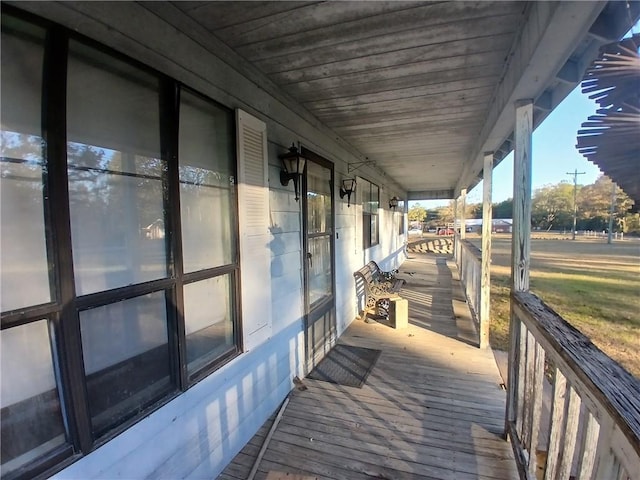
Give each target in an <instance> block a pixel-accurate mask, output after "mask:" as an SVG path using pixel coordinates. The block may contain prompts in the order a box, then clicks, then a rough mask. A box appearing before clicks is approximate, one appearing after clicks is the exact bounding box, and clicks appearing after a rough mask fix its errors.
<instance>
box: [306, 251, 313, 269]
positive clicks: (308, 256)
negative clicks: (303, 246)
mask: <svg viewBox="0 0 640 480" xmlns="http://www.w3.org/2000/svg"><path fill="white" fill-rule="evenodd" d="M312 258H313V255H311V253H310V252H307V260H309V268H313V259H312Z"/></svg>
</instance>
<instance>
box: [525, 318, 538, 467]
mask: <svg viewBox="0 0 640 480" xmlns="http://www.w3.org/2000/svg"><path fill="white" fill-rule="evenodd" d="M526 342H527V355H526V358H525V368H526V370H525V387H524V413H523V419H522V420H523V424H522V425H523V426H522V444H523V445H524V447H525V448H526V449H527V451H528V452H529V459H531V448H529V447H530V446H531V412H532V410H533V392H534V388H535V381H534V377H535V360H536V358H535V351H536V339H535V338H533V335H532V333H531V332H530V331H529V330H528V329H527V335H526Z"/></svg>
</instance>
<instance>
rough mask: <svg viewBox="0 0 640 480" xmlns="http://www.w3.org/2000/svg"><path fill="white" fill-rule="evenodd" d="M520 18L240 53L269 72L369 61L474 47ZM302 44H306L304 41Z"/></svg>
mask: <svg viewBox="0 0 640 480" xmlns="http://www.w3.org/2000/svg"><path fill="white" fill-rule="evenodd" d="M517 18H518V16H516V15H506V16H504V17H499V18H498V17H490V18H484V19H480V20H476V21H462V22H459V23H458V22H455V23H452V24H447V25H444V26H438V27H434V28H430V29H427V30H425V29H424V28H416V29H413V30H408V31H404V32H397V33H393V34H389V35H379V36H375V37H372V38H367V39H364V40H359V41H350V42H345V43H341V44H337V45H331V46H328V47H320V48H318V47H316V46H315V45H313V44H310V43H304V45H306V46H307V47H308V49H307V50H305V51H301V52H295V53H292V54H288V55H280V56H273V57H269V58H262V57H259V56H257V55H255V52H254V53H251V52H250V51H245V52H243V51H242V49H240V51H239V53H240V54H241V55H243V56H245V57H246V58H247V59H248V60H249V61H251V62H253V63H255V64H256V66H257V67H258V68H260V69H261V70H262V71H264V72H267V73H273V72H278V71H283V70H284V69H287V70H295V69H301V68H308V67H312V66H316V65H324V64H327V63H335V62H341V61H345V60H352V59H358V58H366V57H369V56H372V55H379V54H383V53H389V52H400V51H403V50H406V49H410V48H418V47H425V46H428V47H430V48H438V49H442V48H444V47H446V45H448V44H449V43H451V42H454V41H463V42H468V43H469V44H470V46H471V45H473V43H474V42H475V41H476V40H478V39H481V38H486V37H487V36H491V37H493V36H496V35H502V34H509V35H510V34H513V32H514V28H515V26H514V24H515V22H516V20H517ZM223 40H224V39H223ZM302 42H306V41H305V40H302Z"/></svg>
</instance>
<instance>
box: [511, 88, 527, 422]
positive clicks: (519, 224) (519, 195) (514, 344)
mask: <svg viewBox="0 0 640 480" xmlns="http://www.w3.org/2000/svg"><path fill="white" fill-rule="evenodd" d="M515 107H516V125H515V130H514V131H515V152H514V158H513V162H514V165H513V228H512V233H511V293H513V292H526V291H528V290H529V259H530V256H531V133H532V131H533V100H520V101H518V102H516V104H515ZM519 337H520V322H519V321H518V320H517V319H516V318H515V315H514V313H513V302H511V320H510V326H509V374H508V377H509V379H508V386H507V414H506V421H507V423H509V422H514V421H515V420H516V414H517V405H516V395H517V394H516V392H514V389H515V388H516V387H515V386H516V385H519V387H522V385H523V383H522V382H517V383H516V378H518V375H519V366H518V361H519V358H520V351H519ZM520 398H522V396H520ZM506 430H507V429H506V428H505V431H506Z"/></svg>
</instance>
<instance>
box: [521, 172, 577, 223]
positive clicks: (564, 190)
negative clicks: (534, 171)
mask: <svg viewBox="0 0 640 480" xmlns="http://www.w3.org/2000/svg"><path fill="white" fill-rule="evenodd" d="M531 222H532V224H533V226H534V227H538V228H541V229H546V230H551V228H553V227H555V228H572V225H573V185H570V184H568V183H565V182H561V183H558V184H555V185H546V186H544V187H541V188H538V189H537V190H536V191H535V193H534V195H533V199H532V201H531Z"/></svg>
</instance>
